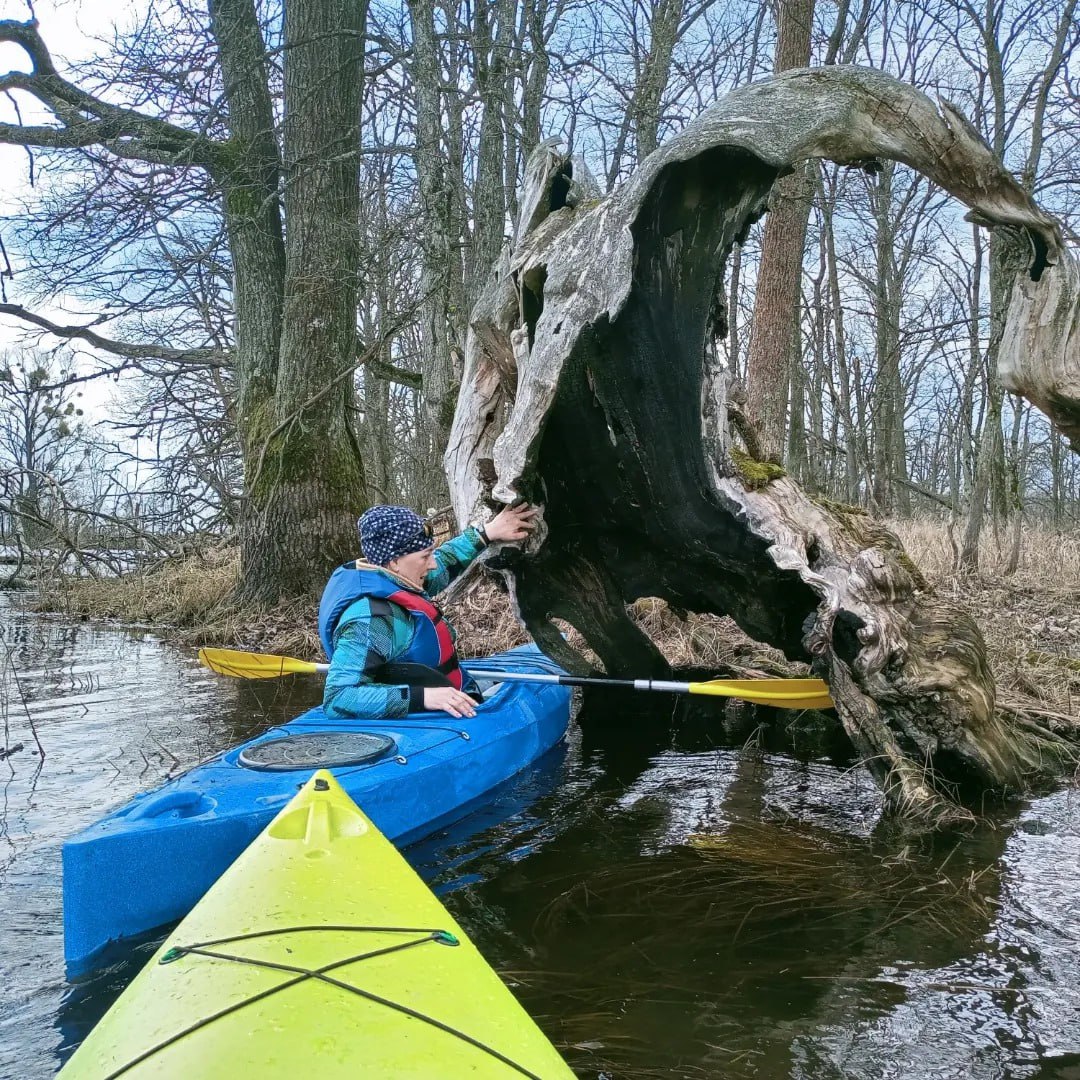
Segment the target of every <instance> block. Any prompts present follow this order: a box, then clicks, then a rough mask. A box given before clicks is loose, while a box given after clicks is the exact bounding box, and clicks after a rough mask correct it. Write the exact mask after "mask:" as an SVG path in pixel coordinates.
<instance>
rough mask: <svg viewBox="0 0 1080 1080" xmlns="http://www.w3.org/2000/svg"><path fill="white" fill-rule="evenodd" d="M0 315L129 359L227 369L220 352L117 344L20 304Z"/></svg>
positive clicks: (1, 309)
mask: <svg viewBox="0 0 1080 1080" xmlns="http://www.w3.org/2000/svg"><path fill="white" fill-rule="evenodd" d="M0 315H13V316H14V317H15V318H17V319H22V320H23V322H28V323H32V324H33V325H34V326H38V327H40V328H41V329H42V330H46V331H48V332H49V333H50V334H55V335H56V336H57V337H62V338H79V339H81V340H83V341H85V342H87V344H89V345H93V346H94V348H96V349H101V350H103V351H104V352H109V353H112V354H113V355H114V356H124V357H127V358H128V359H129V360H168V361H169V362H170V363H174V364H183V365H185V366H194V367H228V365H229V357H228V354H227V353H223V352H222V351H221V350H220V349H170V348H168V347H167V346H164V345H151V344H149V343H146V342H143V343H134V342H126V341H116V340H115V339H113V338H107V337H102V336H101V334H96V333H94V331H93V330H91V329H90V328H89V327H88V326H61V325H60V324H59V323H54V322H52V321H51V320H49V319H46V318H45V317H44V316H43V315H36V314H35V313H34V312H32V311H27V309H26V308H24V307H23V306H22V305H21V304H0Z"/></svg>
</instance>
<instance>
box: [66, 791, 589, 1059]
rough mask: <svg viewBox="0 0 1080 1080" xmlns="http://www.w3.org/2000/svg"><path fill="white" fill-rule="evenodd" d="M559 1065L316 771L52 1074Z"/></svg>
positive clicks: (430, 902)
mask: <svg viewBox="0 0 1080 1080" xmlns="http://www.w3.org/2000/svg"><path fill="white" fill-rule="evenodd" d="M309 1075H310V1076H317V1077H319V1080H332V1078H344V1077H349V1078H354V1077H357V1076H370V1077H379V1078H380V1080H392V1078H394V1080H396V1078H404V1077H410V1078H417V1080H420V1078H423V1080H434V1078H436V1077H438V1078H441V1080H455V1078H458V1077H469V1078H470V1080H484V1078H500V1080H507V1078H511V1077H542V1078H544V1080H547V1078H552V1080H554V1078H572V1077H573V1073H572V1072H571V1071H570V1069H569V1068H568V1067H567V1065H566V1063H565V1062H564V1061H563V1060H562V1058H561V1057H560V1056H559V1054H558V1052H557V1051H556V1050H555V1048H554V1047H553V1046H552V1045H551V1043H550V1042H549V1041H548V1040H547V1039H546V1038H545V1036H544V1035H543V1034H542V1032H541V1031H540V1029H539V1028H538V1027H537V1026H536V1024H535V1023H534V1022H533V1020H532V1019H531V1018H530V1017H529V1016H528V1014H527V1013H526V1012H525V1010H524V1009H523V1008H522V1007H521V1006H520V1005H519V1004H518V1002H517V1001H516V1000H515V999H514V997H513V995H512V994H511V993H510V991H509V990H507V988H506V987H505V986H504V985H503V984H502V982H501V981H500V980H499V977H498V976H497V975H496V974H495V972H494V971H492V969H491V968H490V967H489V966H488V964H487V963H486V962H485V961H484V959H483V957H482V956H481V955H480V954H479V952H477V950H476V947H475V946H474V945H473V944H472V943H471V942H470V941H469V939H468V938H467V937H466V936H465V934H464V933H463V932H462V930H461V928H460V927H459V926H458V925H457V923H455V922H454V920H453V919H452V918H451V917H450V915H449V913H448V912H447V911H446V909H445V908H444V907H443V906H442V904H441V903H439V901H438V900H437V899H436V898H435V897H434V896H433V895H432V893H431V892H430V890H429V889H428V888H427V886H426V885H424V883H423V882H422V881H421V880H420V878H419V877H418V876H417V875H416V874H415V872H414V871H413V870H412V869H411V868H410V867H409V865H408V864H407V863H406V862H405V860H404V859H403V858H402V857H401V855H399V854H398V852H397V851H396V850H395V849H394V847H393V845H392V844H391V843H390V842H389V841H388V840H386V839H385V838H384V837H383V836H382V835H381V834H380V833H379V831H378V830H377V829H376V828H375V826H374V825H372V823H371V821H370V820H369V819H368V818H367V817H366V815H364V814H363V813H362V812H361V811H360V810H359V809H358V808H357V806H356V804H355V803H353V801H352V800H351V799H350V798H349V796H348V795H347V794H346V793H345V792H344V791H343V790H342V788H341V787H340V786H339V785H338V783H337V781H336V780H334V778H333V776H331V774H330V773H328V772H325V771H320V772H318V773H316V774H315V776H314V777H312V779H311V780H310V781H309V782H308V783H307V784H306V785H305V786H304V787H303V789H302V790H301V791H300V793H299V794H298V795H297V796H296V797H295V798H294V799H293V800H292V802H290V803H289V805H288V806H287V807H286V808H285V809H284V810H282V812H281V813H280V814H279V815H278V816H277V817H276V818H275V819H274V821H273V822H272V823H271V824H270V825H269V826H268V827H267V829H266V830H265V832H263V833H262V835H261V836H259V837H258V839H256V840H255V841H254V842H253V843H252V844H251V846H250V847H249V848H248V849H247V850H246V851H245V852H244V853H243V855H241V856H240V858H238V859H237V860H236V862H235V863H233V865H232V866H231V867H230V868H229V869H228V870H227V871H226V872H225V874H224V875H222V877H221V878H220V880H219V881H218V882H217V884H215V885H214V886H213V888H211V889H210V891H209V892H208V893H207V894H206V896H204V897H203V899H202V900H201V901H200V902H199V904H198V905H197V906H196V907H195V909H194V910H193V911H192V912H191V913H190V914H189V915H188V917H187V918H186V919H184V921H183V922H182V923H181V924H180V925H179V927H177V929H176V931H175V932H174V933H173V934H172V935H171V936H170V937H169V939H168V940H167V941H166V942H165V944H164V945H163V946H162V947H161V949H160V950H159V951H158V953H157V954H156V955H155V956H154V958H153V959H152V960H151V961H150V962H149V963H148V964H147V966H146V967H145V968H144V969H143V971H142V972H140V973H139V975H138V976H137V977H136V978H135V980H134V981H133V982H132V984H131V986H129V987H128V989H127V990H126V991H125V993H124V994H123V995H122V996H121V997H120V999H119V1000H118V1001H117V1002H116V1004H115V1005H113V1007H112V1008H111V1009H110V1010H109V1012H108V1013H107V1014H106V1015H105V1017H104V1018H103V1019H102V1021H101V1022H100V1023H99V1024H98V1026H97V1027H96V1028H95V1029H94V1030H93V1032H91V1034H90V1036H89V1037H88V1038H87V1039H86V1041H85V1042H84V1043H83V1044H82V1046H80V1047H79V1049H78V1050H77V1051H76V1052H75V1054H74V1056H73V1057H72V1058H71V1060H70V1061H69V1062H68V1064H67V1065H66V1066H65V1068H64V1069H63V1070H62V1072H61V1077H62V1080H106V1078H109V1080H112V1078H119V1077H126V1078H130V1080H144V1078H147V1077H175V1078H177V1080H179V1078H181V1077H183V1078H185V1080H189V1078H198V1080H226V1078H227V1080H237V1078H239V1080H255V1078H259V1080H276V1078H282V1080H283V1078H285V1077H289V1078H295V1077H304V1076H309Z"/></svg>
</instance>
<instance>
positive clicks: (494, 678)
mask: <svg viewBox="0 0 1080 1080" xmlns="http://www.w3.org/2000/svg"><path fill="white" fill-rule="evenodd" d="M312 667H313V669H314V670H315V671H322V672H326V671H329V670H330V665H329V664H313V665H312ZM470 674H471V675H472V676H473V678H474V679H477V678H479V679H483V680H485V681H488V682H530V683H555V684H556V685H558V686H621V687H622V688H623V689H624V690H662V691H665V692H666V693H669V694H689V693H690V683H685V682H665V681H664V680H663V679H600V678H585V677H584V676H581V675H541V674H539V673H535V674H534V673H533V672H530V671H487V670H486V669H485V670H483V671H475V672H471V673H470Z"/></svg>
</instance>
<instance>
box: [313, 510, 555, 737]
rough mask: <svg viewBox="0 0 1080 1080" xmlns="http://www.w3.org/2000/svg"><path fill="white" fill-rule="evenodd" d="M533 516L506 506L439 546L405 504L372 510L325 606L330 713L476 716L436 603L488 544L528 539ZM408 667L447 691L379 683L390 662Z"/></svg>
mask: <svg viewBox="0 0 1080 1080" xmlns="http://www.w3.org/2000/svg"><path fill="white" fill-rule="evenodd" d="M535 516H536V511H535V510H534V509H532V508H531V507H529V506H528V504H521V505H518V506H513V507H506V508H505V509H504V510H502V511H501V512H500V513H498V514H496V515H495V517H494V518H492V519H491V521H489V522H488V523H487V524H486V525H482V526H480V527H479V528H475V527H472V526H470V527H469V528H467V529H466V530H465V531H464V532H462V533H460V534H459V535H457V536H455V537H454V538H453V539H451V540H447V541H446V543H444V544H441V545H440V546H439V547H438V548H436V547H435V546H434V540H433V539H432V533H431V527H430V525H429V524H428V522H427V521H425V520H424V519H423V518H422V517H420V515H419V514H416V513H414V512H413V511H412V510H409V509H408V508H407V507H404V506H373V507H371V508H370V509H368V510H365V511H364V513H363V514H362V515H361V516H360V520H359V521H358V522H357V529H358V530H359V533H360V549H361V551H362V552H363V558H362V559H357V560H356V561H355V562H349V563H346V564H345V565H344V566H339V567H338V568H337V569H336V570H335V571H334V572H333V574H332V575H331V576H330V580H329V581H328V582H327V584H326V588H325V589H324V590H323V595H322V600H321V602H320V604H319V637H320V638H321V639H322V644H323V648H324V649H325V650H326V655H327V656H328V657H329V659H330V670H329V671H328V672H327V676H326V689H325V691H324V693H323V710H324V711H325V713H326V715H327V716H328V717H329V718H331V719H335V718H338V719H343V718H347V717H365V718H367V717H370V718H371V719H383V718H389V717H395V716H405V715H407V714H408V713H410V712H422V711H424V710H427V711H441V712H446V713H449V714H450V715H451V716H459V717H460V716H474V715H475V713H476V702H475V700H474V699H473V698H472V697H470V695H469V694H468V693H467V692H466V691H467V689H468V687H467V686H466V679H465V677H464V675H463V673H462V671H461V668H460V667H459V665H458V660H457V650H456V648H455V645H454V640H455V635H454V631H453V629H452V628H451V626H450V624H449V623H448V622H447V621H446V620H445V619H444V618H443V615H442V612H441V611H440V610H439V609H438V607H437V606H436V605H435V603H434V601H433V600H432V597H433V596H434V595H435V594H436V593H438V592H441V591H442V590H443V589H445V588H446V586H447V585H449V584H450V582H451V581H453V579H454V578H456V577H457V576H458V575H459V574H461V572H462V571H463V570H464V569H465V568H466V567H467V566H468V565H469V564H470V563H471V562H472V561H473V559H475V558H476V556H477V555H479V554H480V552H481V551H483V550H484V548H485V547H487V545H488V544H491V543H495V542H496V541H501V542H513V541H516V540H524V539H525V537H526V536H528V535H529V533H530V532H531V531H532V530H533V528H534V527H535V522H534V521H533V519H534V517H535ZM402 662H405V663H412V664H423V665H424V666H425V667H428V668H435V669H436V670H437V671H439V672H441V673H442V675H443V676H445V679H446V681H447V682H448V684H449V685H445V686H416V685H412V686H410V685H398V684H396V683H394V682H387V681H386V680H385V678H384V679H380V671H381V669H383V668H384V667H385V665H387V664H393V663H402Z"/></svg>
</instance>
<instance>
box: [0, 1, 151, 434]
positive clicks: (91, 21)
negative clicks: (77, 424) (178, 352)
mask: <svg viewBox="0 0 1080 1080" xmlns="http://www.w3.org/2000/svg"><path fill="white" fill-rule="evenodd" d="M147 2H148V0H113V2H111V3H108V4H106V3H104V2H103V0H35V3H34V4H33V10H32V11H31V7H30V5H29V4H27V3H26V2H25V0H0V19H14V20H17V21H19V22H24V21H26V20H27V19H30V18H33V17H35V16H36V18H37V20H38V24H39V30H40V33H41V35H42V37H43V38H44V39H45V44H46V45H47V46H48V48H49V51H50V53H51V54H52V57H53V60H54V62H55V63H56V66H57V68H58V69H59V70H60V71H61V72H63V70H64V66H65V62H77V61H80V60H85V59H86V58H87V57H89V56H90V55H92V53H93V52H94V49H95V47H96V45H95V40H94V39H95V37H98V36H100V35H102V34H106V33H108V31H109V29H110V28H111V27H112V26H114V25H116V24H117V23H120V24H126V23H129V22H132V21H133V20H134V19H135V18H137V17H138V14H139V12H140V10H142V9H145V7H146V4H147ZM29 68H30V65H29V61H28V58H27V56H26V53H25V52H23V50H22V49H21V48H19V47H18V46H15V45H10V44H0V74H3V73H7V72H9V71H12V70H19V71H28V70H29ZM18 100H19V108H20V111H21V114H22V122H23V123H47V122H49V119H50V114H49V113H48V112H47V110H44V109H41V108H37V109H36V110H35V108H34V106H33V99H32V98H30V97H29V96H28V95H26V94H20V95H18ZM0 122H6V123H13V122H16V116H15V111H14V108H13V106H12V104H11V102H10V101H9V100H7V99H6V98H5V97H2V96H0ZM31 191H32V188H31V186H30V173H29V169H28V158H27V153H26V151H25V150H24V149H23V148H22V147H20V146H10V145H6V144H3V143H0V219H2V218H3V217H4V216H6V215H8V214H11V213H12V212H13V211H15V210H16V209H17V207H18V204H19V200H20V199H21V198H23V197H25V196H26V195H27V194H29V193H30V192H31ZM2 228H3V223H2V221H0V229H2ZM5 246H6V247H7V249H8V257H9V259H10V260H11V264H12V268H13V269H14V271H15V280H14V281H8V282H7V294H8V295H7V299H8V301H9V302H10V303H19V302H20V296H19V289H18V272H19V265H18V252H17V251H14V250H12V249H11V245H10V244H7V245H5ZM78 308H79V306H78V305H73V309H78ZM81 308H82V309H85V305H81ZM34 310H35V311H36V312H37V313H38V314H40V315H43V316H45V317H46V318H50V319H53V320H55V321H57V322H83V321H86V319H85V315H83V316H80V317H76V316H74V315H72V314H71V313H69V312H66V311H65V304H64V298H63V297H62V296H61V297H57V298H56V299H55V301H54V302H53V303H52V304H50V305H49V306H45V307H40V306H39V307H36V308H35V309H34ZM33 340H34V339H33V338H30V339H29V342H30V343H32V342H33ZM27 341H28V339H27V336H26V327H25V325H24V324H22V323H20V322H19V321H18V320H16V319H14V318H10V317H8V316H2V315H0V351H3V350H4V349H6V348H10V347H11V346H14V345H18V344H19V343H20V342H23V343H25V342H27ZM56 341H57V339H56V338H52V337H46V338H44V339H42V343H43V344H44V345H45V346H49V345H52V344H56ZM83 389H84V407H85V408H86V410H87V413H88V415H89V416H90V417H94V416H98V415H104V413H106V412H107V411H108V409H107V406H108V402H109V400H110V398H111V396H112V392H113V391H112V384H111V383H110V382H108V380H97V381H96V382H92V383H89V384H87V385H86V386H85V387H84V388H83Z"/></svg>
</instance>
